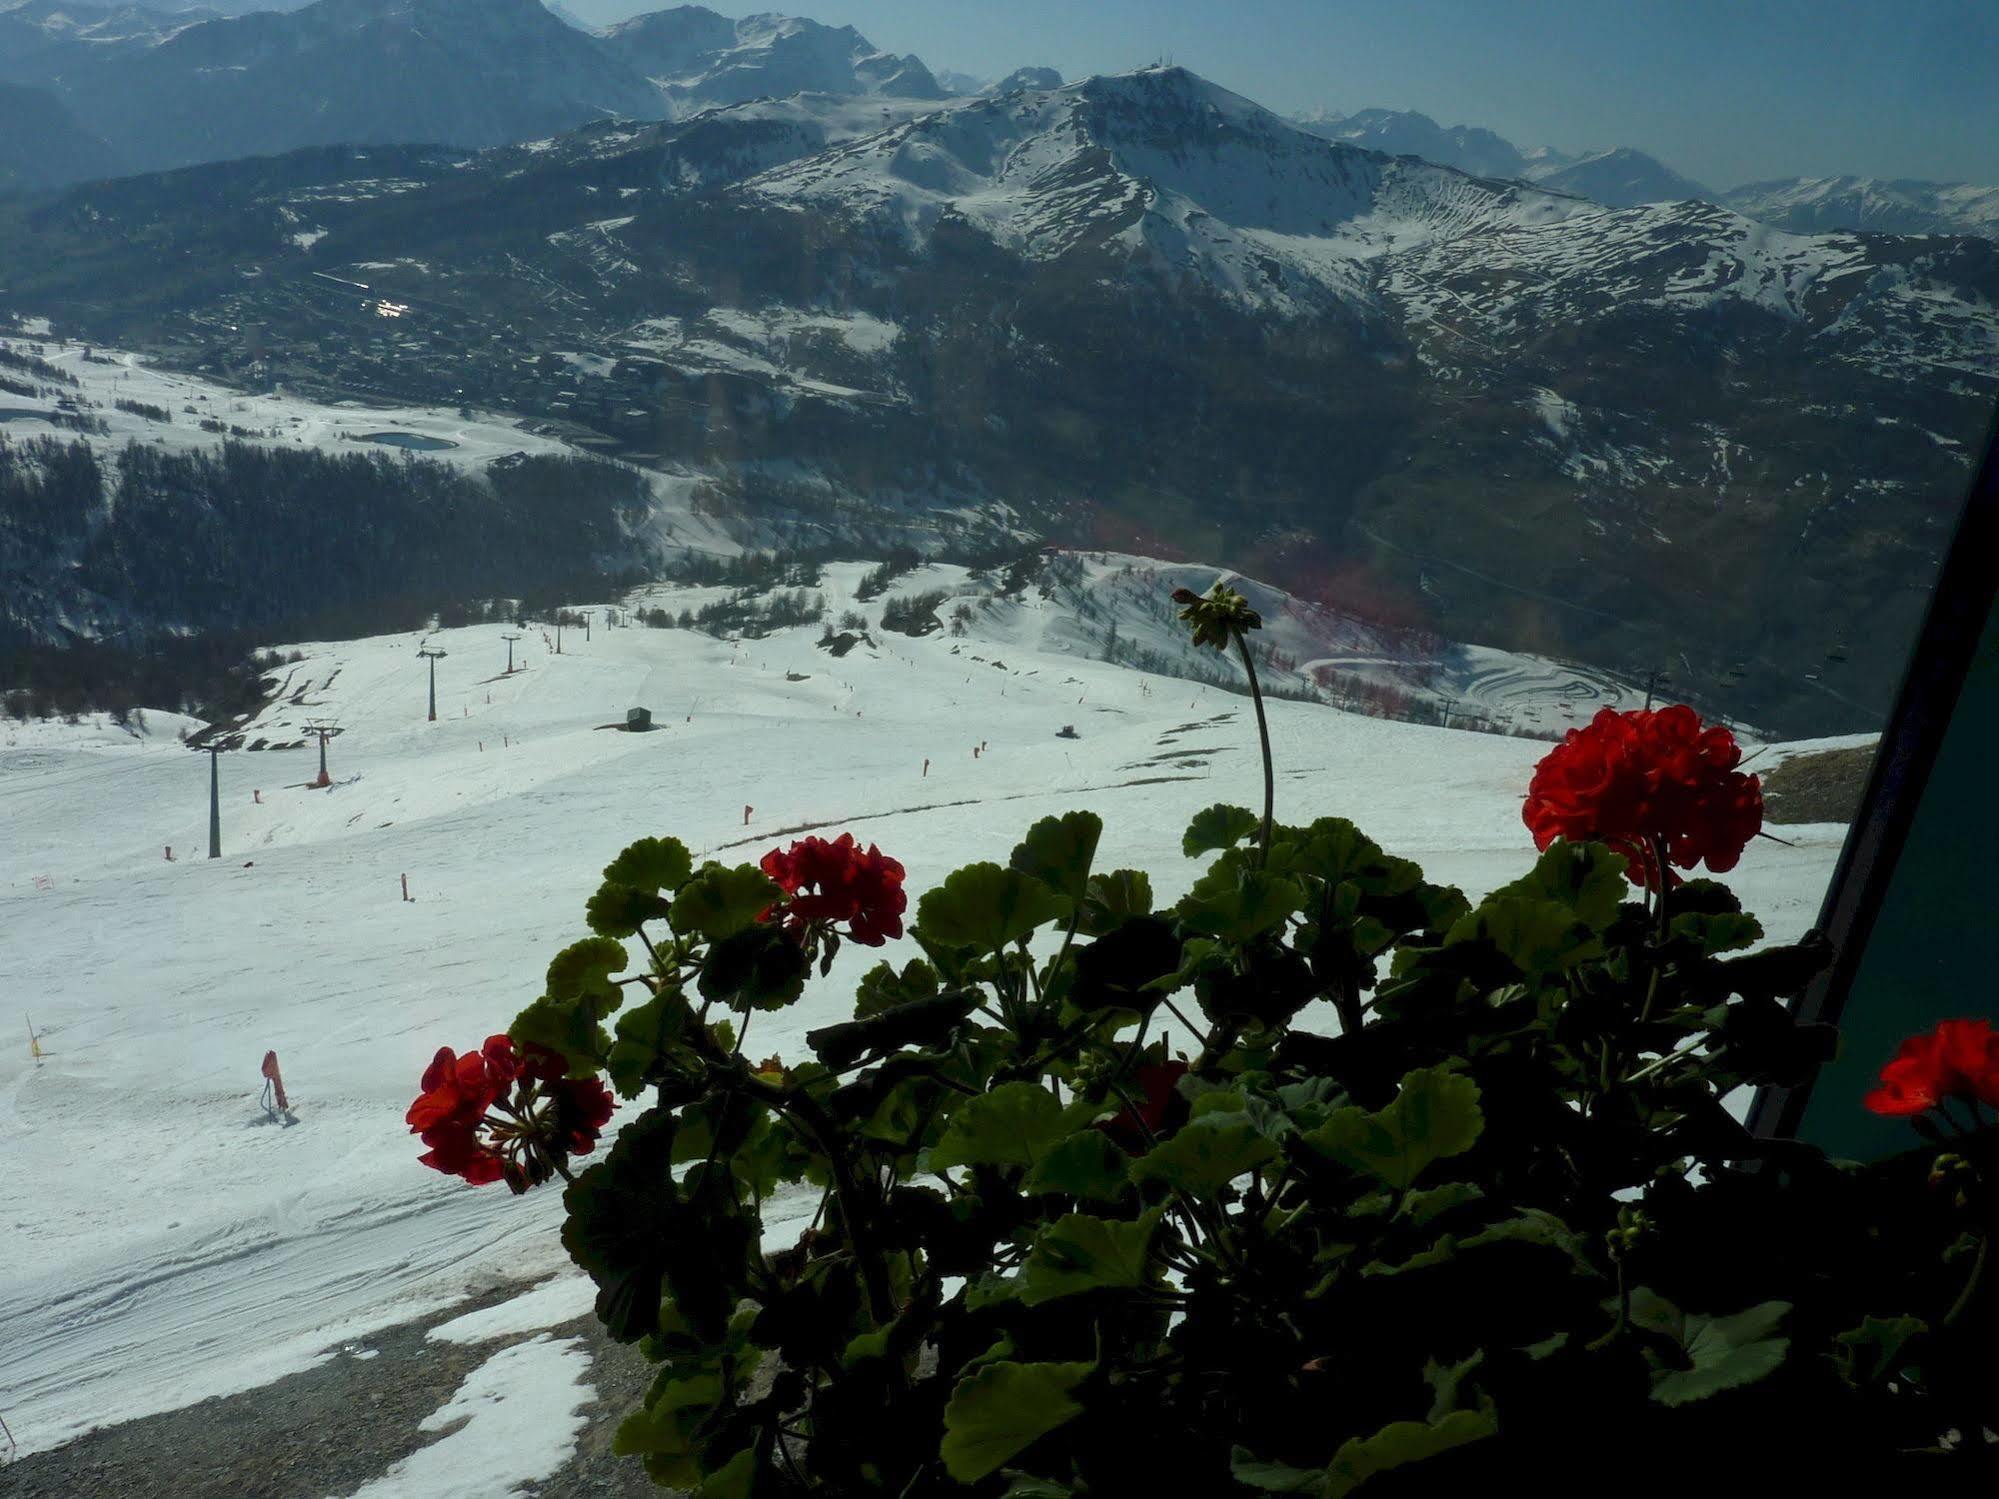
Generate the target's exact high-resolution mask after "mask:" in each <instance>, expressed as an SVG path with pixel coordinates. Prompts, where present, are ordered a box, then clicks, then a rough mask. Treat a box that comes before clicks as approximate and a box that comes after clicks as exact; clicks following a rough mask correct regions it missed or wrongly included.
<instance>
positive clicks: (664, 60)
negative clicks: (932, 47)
mask: <svg viewBox="0 0 1999 1499" xmlns="http://www.w3.org/2000/svg"><path fill="white" fill-rule="evenodd" d="M603 46H604V48H605V49H606V50H607V51H608V52H609V53H610V54H611V55H613V56H614V57H617V58H618V59H620V60H621V61H622V62H624V63H626V64H627V65H629V66H630V67H631V68H633V69H634V70H636V71H637V72H639V73H640V74H642V75H643V76H644V77H647V78H649V79H651V80H652V81H653V82H654V84H655V85H656V86H657V87H658V88H659V90H660V93H661V95H662V96H663V97H664V99H665V101H666V106H667V112H668V113H670V114H676V115H679V114H690V113H693V112H694V111H696V110H700V109H703V108H706V107H708V106H710V105H715V104H738V103H741V102H743V101H744V100H746V99H755V98H761V97H766V96H768V97H771V98H783V97H784V96H786V95H788V94H796V93H801V92H809V93H822V94H886V95H891V96H894V97H897V98H906V99H943V98H946V97H948V96H949V91H948V90H947V89H945V88H944V87H943V86H942V85H940V84H939V83H938V82H937V80H936V79H935V78H934V77H932V76H931V73H930V70H929V69H928V68H926V67H925V66H924V65H923V62H922V60H921V59H920V58H917V57H913V56H897V55H896V54H894V53H891V52H884V51H882V50H881V49H880V48H878V47H876V46H875V45H874V43H872V42H870V41H869V40H868V39H867V38H866V37H864V36H862V35H861V34H860V33H859V32H858V31H856V30H854V28H853V27H851V26H837V27H835V26H823V25H821V24H820V23H819V22H817V21H811V20H805V19H802V18H800V17H795V16H777V15H756V16H750V17H748V18H747V19H745V20H740V21H735V20H731V19H729V18H728V17H726V16H721V15H717V14H716V13H715V12H714V11H712V10H706V9H703V8H702V7H701V6H698V5H683V6H679V7H677V8H675V9H673V10H664V11H657V12H654V13H653V14H651V15H643V16H634V17H633V18H632V19H631V20H629V21H620V22H619V23H618V24H617V25H615V26H610V27H607V28H605V30H604V32H603Z"/></svg>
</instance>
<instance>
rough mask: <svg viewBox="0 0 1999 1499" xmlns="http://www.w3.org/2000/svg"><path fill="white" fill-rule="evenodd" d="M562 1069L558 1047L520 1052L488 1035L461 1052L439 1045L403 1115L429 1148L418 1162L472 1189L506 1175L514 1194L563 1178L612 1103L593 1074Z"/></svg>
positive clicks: (593, 1139)
mask: <svg viewBox="0 0 1999 1499" xmlns="http://www.w3.org/2000/svg"><path fill="white" fill-rule="evenodd" d="M567 1073H568V1067H567V1064H565V1063H564V1062H563V1060H562V1058H561V1057H560V1056H559V1055H558V1054H556V1053H555V1052H552V1051H550V1050H548V1048H546V1047H543V1046H534V1045H530V1046H528V1047H527V1048H526V1050H525V1052H517V1051H516V1050H515V1049H514V1043H513V1039H512V1037H509V1036H489V1037H487V1038H486V1044H485V1046H484V1047H482V1048H481V1049H480V1050H478V1051H469V1052H467V1053H466V1054H465V1055H464V1056H462V1057H461V1056H459V1055H457V1054H456V1053H455V1052H453V1051H452V1049H451V1048H450V1047H448V1046H444V1047H440V1048H438V1052H437V1055H436V1056H435V1057H434V1058H432V1059H431V1063H430V1066H429V1067H428V1068H426V1069H425V1070H424V1074H423V1092H422V1094H421V1095H419V1096H418V1098H417V1101H416V1102H415V1103H413V1104H411V1105H410V1107H409V1112H408V1113H407V1114H406V1115H404V1118H405V1119H406V1120H407V1121H408V1123H409V1127H410V1133H411V1134H413V1135H418V1136H421V1137H422V1139H423V1143H424V1144H425V1145H428V1146H429V1147H430V1149H429V1150H428V1151H427V1152H426V1153H425V1154H424V1155H422V1156H419V1157H418V1159H419V1160H420V1161H421V1162H422V1163H423V1164H424V1165H426V1166H428V1167H430V1168H431V1169H432V1170H434V1171H442V1172H444V1173H445V1174H446V1175H449V1176H460V1177H463V1178H464V1179H465V1180H466V1181H467V1182H469V1183H471V1184H472V1185H473V1186H483V1185H484V1184H485V1183H487V1182H496V1181H501V1180H504V1181H505V1182H506V1183H507V1185H508V1186H510V1187H512V1188H513V1189H514V1190H515V1191H516V1192H525V1191H526V1190H527V1189H528V1188H529V1187H531V1186H533V1185H535V1184H536V1183H537V1182H544V1181H547V1180H548V1178H549V1177H550V1176H552V1175H554V1174H555V1173H557V1172H562V1173H563V1174H564V1175H567V1174H568V1173H567V1172H566V1171H564V1169H563V1166H564V1162H566V1161H567V1160H568V1158H569V1157H570V1156H573V1155H588V1154H589V1153H590V1152H591V1151H592V1150H593V1149H595V1148H596V1144H597V1136H598V1134H599V1133H600V1132H601V1131H602V1130H603V1128H604V1126H605V1124H606V1123H608V1122H609V1121H610V1118H611V1111H612V1109H613V1108H615V1107H616V1105H615V1104H614V1103H613V1102H612V1099H611V1094H610V1091H609V1090H608V1089H607V1088H605V1086H604V1085H603V1083H601V1082H599V1081H598V1080H597V1079H596V1078H594V1077H586V1078H571V1077H569V1076H567Z"/></svg>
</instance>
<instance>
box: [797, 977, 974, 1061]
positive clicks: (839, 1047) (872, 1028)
mask: <svg viewBox="0 0 1999 1499" xmlns="http://www.w3.org/2000/svg"><path fill="white" fill-rule="evenodd" d="M978 1002H979V997H978V995H977V994H974V993H966V992H960V993H955V994H936V995H932V996H931V997H930V998H928V999H919V1000H916V1001H914V1002H913V1003H910V1004H905V1005H896V1006H895V1007H893V1008H892V1009H886V1010H880V1011H877V1012H876V1013H875V1014H873V1015H870V1016H869V1017H868V1018H867V1019H865V1020H847V1021H843V1022H841V1023H840V1024H839V1025H824V1026H821V1027H820V1028H819V1029H818V1030H816V1031H807V1032H806V1033H805V1044H806V1045H807V1046H809V1047H811V1048H812V1050H813V1051H814V1052H815V1053H816V1054H817V1055H818V1057H819V1060H820V1061H822V1062H824V1063H825V1064H826V1065H827V1066H828V1067H831V1068H832V1069H833V1070H834V1071H835V1072H840V1071H844V1070H845V1069H846V1068H848V1067H851V1066H853V1065H854V1063H856V1062H858V1061H860V1060H861V1059H862V1058H864V1057H870V1056H883V1055H886V1054H887V1053H889V1052H892V1051H900V1050H902V1049H903V1048H904V1047H909V1046H936V1045H941V1044H942V1043H943V1042H944V1041H946V1040H947V1039H949V1037H950V1035H951V1032H952V1031H954V1030H955V1029H957V1027H958V1026H959V1025H960V1024H962V1023H963V1022H964V1019H965V1017H966V1016H967V1015H969V1014H971V1013H972V1009H973V1007H974V1006H975V1005H976V1004H977V1003H978Z"/></svg>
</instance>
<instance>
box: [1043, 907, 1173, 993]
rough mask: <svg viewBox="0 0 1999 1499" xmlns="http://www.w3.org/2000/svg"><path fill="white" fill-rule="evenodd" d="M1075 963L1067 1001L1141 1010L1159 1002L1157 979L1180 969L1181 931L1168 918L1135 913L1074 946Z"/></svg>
mask: <svg viewBox="0 0 1999 1499" xmlns="http://www.w3.org/2000/svg"><path fill="white" fill-rule="evenodd" d="M1075 964H1076V969H1075V973H1076V977H1075V983H1074V985H1073V986H1072V987H1071V988H1070V990H1069V1003H1070V1004H1072V1005H1074V1006H1075V1007H1076V1008H1077V1009H1078V1010H1081V1011H1085V1012H1088V1011H1094V1010H1134V1011H1137V1012H1139V1013H1140V1014H1143V1013H1145V1012H1146V1011H1148V1010H1150V1009H1152V1007H1153V1006H1154V1005H1156V1004H1157V1003H1158V1002H1159V1001H1158V999H1157V997H1156V996H1157V994H1158V992H1159V988H1158V987H1156V986H1158V984H1159V980H1161V979H1165V978H1170V977H1173V976H1175V975H1177V974H1178V972H1179V969H1180V934H1179V933H1178V932H1177V931H1175V930H1174V927H1173V923H1172V922H1170V921H1162V920H1160V919H1159V918H1158V917H1156V916H1134V917H1132V918H1131V919H1130V920H1129V921H1127V922H1125V923H1124V924H1123V925H1122V926H1120V927H1118V928H1116V929H1115V930H1114V931H1109V932H1106V933H1105V934H1104V935H1103V936H1101V937H1099V938H1098V939H1097V940H1096V941H1094V942H1091V943H1087V944H1085V945H1084V946H1082V947H1080V948H1078V949H1077V951H1076V954H1075ZM1164 987H1171V986H1164Z"/></svg>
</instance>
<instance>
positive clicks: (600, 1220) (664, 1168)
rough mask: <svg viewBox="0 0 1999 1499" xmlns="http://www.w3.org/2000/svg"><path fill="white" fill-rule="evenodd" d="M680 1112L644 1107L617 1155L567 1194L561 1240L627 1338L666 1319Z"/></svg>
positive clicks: (622, 1135) (600, 1307)
mask: <svg viewBox="0 0 1999 1499" xmlns="http://www.w3.org/2000/svg"><path fill="white" fill-rule="evenodd" d="M673 1136H674V1122H673V1116H672V1115H670V1114H664V1113H651V1114H642V1115H640V1116H639V1118H637V1119H635V1120H633V1121H632V1123H631V1124H629V1125H627V1126H626V1127H625V1128H624V1129H622V1130H620V1131H619V1132H618V1138H617V1140H616V1141H615V1142H614V1143H613V1144H612V1146H611V1150H610V1154H609V1155H607V1156H606V1157H605V1158H604V1159H603V1160H602V1161H600V1162H598V1163H597V1164H596V1165H594V1166H592V1167H591V1168H590V1169H589V1170H587V1171H585V1172H584V1173H583V1174H582V1175H580V1176H578V1177H577V1178H576V1180H575V1181H573V1182H571V1183H570V1184H569V1186H568V1188H567V1190H565V1191H564V1192H563V1194H562V1205H563V1207H564V1208H565V1209H566V1210H567V1212H568V1217H567V1219H566V1221H565V1222H564V1223H563V1225H562V1245H563V1248H565V1249H567V1250H568V1251H569V1257H570V1258H571V1259H573V1260H574V1261H576V1263H577V1265H578V1266H579V1267H580V1268H581V1269H582V1270H583V1271H584V1272H585V1273H586V1274H588V1275H589V1277H590V1278H591V1279H592V1280H594V1281H595V1282H596V1283H597V1318H598V1320H599V1321H600V1322H602V1323H603V1324H604V1329H605V1331H606V1332H608V1333H610V1335H611V1336H612V1337H613V1338H615V1339H616V1340H617V1341H619V1342H621V1343H635V1342H637V1341H638V1340H639V1339H640V1338H642V1337H644V1336H646V1335H647V1334H648V1333H650V1332H652V1331H654V1330H655V1329H656V1328H657V1327H658V1325H659V1314H660V1293H661V1289H662V1287H663V1286H664V1284H665V1280H666V1260H667V1255H668V1253H669V1239H670V1237H671V1232H670V1231H669V1229H668V1225H673V1227H674V1229H677V1230H678V1231H681V1232H697V1233H698V1232H699V1231H700V1230H699V1229H698V1228H697V1227H695V1226H694V1225H692V1224H686V1225H683V1224H682V1223H681V1222H680V1218H681V1201H680V1195H679V1193H678V1192H677V1191H676V1190H675V1188H674V1183H673V1169H672V1157H673Z"/></svg>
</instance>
